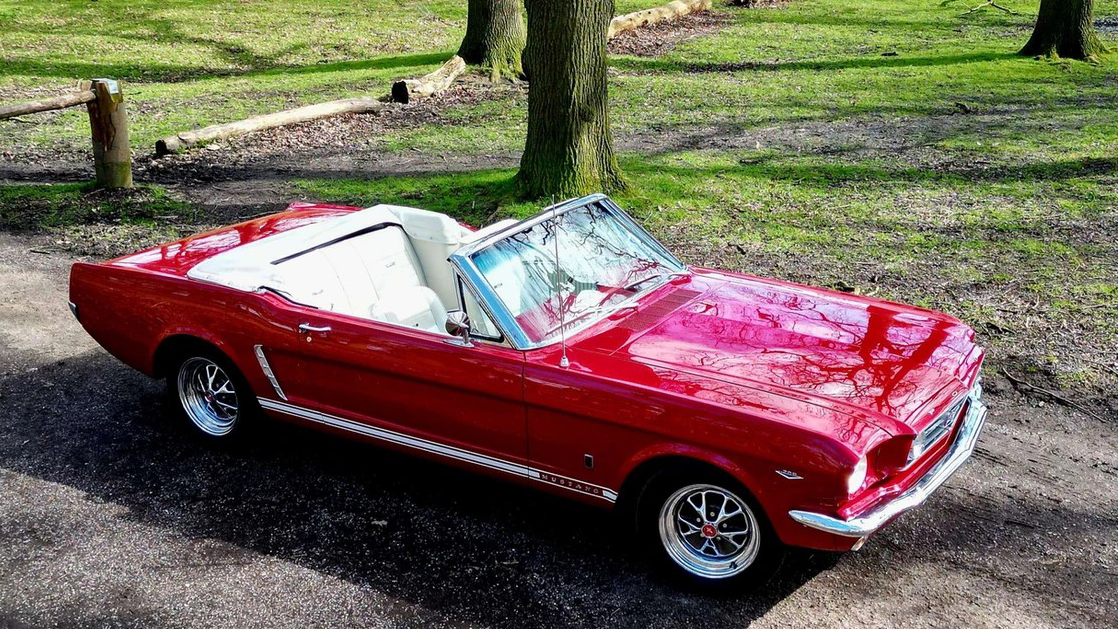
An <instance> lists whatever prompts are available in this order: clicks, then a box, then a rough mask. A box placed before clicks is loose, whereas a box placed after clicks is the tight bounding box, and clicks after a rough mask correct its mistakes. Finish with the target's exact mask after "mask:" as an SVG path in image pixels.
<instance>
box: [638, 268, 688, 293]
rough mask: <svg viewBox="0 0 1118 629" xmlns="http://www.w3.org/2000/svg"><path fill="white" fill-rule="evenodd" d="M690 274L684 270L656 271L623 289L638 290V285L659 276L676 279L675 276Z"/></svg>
mask: <svg viewBox="0 0 1118 629" xmlns="http://www.w3.org/2000/svg"><path fill="white" fill-rule="evenodd" d="M688 276H690V274H689V273H684V272H683V271H671V272H664V273H654V274H652V275H648V276H646V277H643V278H641V279H639V280H637V281H635V282H633V283H632V284H629V285H628V286H626V287H625V288H623V289H621V290H624V291H628V292H632V291H635V290H637V287H638V286H640V285H641V284H644V283H645V282H650V281H652V280H654V279H658V278H661V277H667V278H668V279H669V280H670V279H674V278H677V277H688Z"/></svg>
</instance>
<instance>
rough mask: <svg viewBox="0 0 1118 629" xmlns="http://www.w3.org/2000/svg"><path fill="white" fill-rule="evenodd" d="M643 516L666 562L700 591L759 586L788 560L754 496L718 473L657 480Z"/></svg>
mask: <svg viewBox="0 0 1118 629" xmlns="http://www.w3.org/2000/svg"><path fill="white" fill-rule="evenodd" d="M638 518H639V520H638V523H637V524H638V527H639V528H640V529H641V530H642V532H643V533H644V537H645V539H646V541H647V542H648V543H649V544H650V545H652V546H653V547H654V548H655V551H654V552H655V553H656V554H657V555H658V556H659V557H660V558H661V559H662V562H661V563H662V564H663V565H664V566H665V567H666V568H667V569H668V570H669V571H670V572H672V573H674V574H675V575H676V576H677V577H679V578H682V579H683V580H685V581H687V582H689V583H690V584H692V585H694V586H698V587H700V588H704V589H733V590H739V591H740V590H745V589H750V588H753V587H757V586H759V585H761V584H763V583H764V582H765V581H767V580H768V579H769V577H771V576H772V574H773V573H774V572H775V571H776V569H777V568H778V567H779V566H780V563H781V561H782V559H783V557H784V546H783V545H782V544H781V543H780V541H779V540H778V539H777V538H776V535H775V534H774V533H773V532H772V527H770V526H769V524H768V520H766V519H765V516H764V513H763V512H762V511H761V509H760V508H759V507H758V506H757V505H756V502H755V501H754V500H753V499H752V496H750V495H749V494H748V492H746V491H745V489H744V488H743V487H741V486H739V485H738V484H737V483H735V482H732V481H731V480H730V479H728V478H727V479H723V478H719V477H718V476H717V475H714V474H710V475H702V474H696V475H665V476H663V477H660V478H658V479H654V480H653V482H652V483H650V485H649V487H648V488H647V490H646V491H645V493H644V496H643V497H642V500H641V505H640V508H639V511H638Z"/></svg>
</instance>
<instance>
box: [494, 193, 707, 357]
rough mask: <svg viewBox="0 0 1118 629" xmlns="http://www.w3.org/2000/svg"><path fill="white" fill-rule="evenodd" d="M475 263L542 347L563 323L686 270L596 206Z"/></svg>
mask: <svg viewBox="0 0 1118 629" xmlns="http://www.w3.org/2000/svg"><path fill="white" fill-rule="evenodd" d="M557 253H558V261H556V254H557ZM472 259H473V262H474V264H475V265H476V266H477V268H478V271H479V272H480V273H481V275H482V277H483V278H484V279H485V281H486V282H487V283H488V284H489V286H490V287H492V288H493V291H494V292H495V293H496V294H497V297H498V298H499V299H500V300H501V302H502V303H503V304H504V306H505V307H506V308H507V309H508V310H509V312H510V314H512V316H513V317H515V319H516V321H517V324H518V325H519V326H520V328H521V329H522V330H523V332H524V334H525V336H527V337H528V339H529V340H530V341H531V342H532V343H534V344H537V345H545V344H547V343H550V342H552V341H555V340H558V338H559V333H560V331H561V330H560V326H561V324H562V325H565V326H566V328H567V332H568V333H570V332H571V331H574V330H576V329H578V328H582V327H585V326H586V325H589V324H590V323H593V322H594V321H596V320H598V319H600V318H601V317H603V316H606V315H607V314H609V313H610V312H611V311H612V310H615V309H617V308H618V307H620V306H622V305H624V304H625V303H626V302H628V301H630V300H631V299H632V298H634V297H635V296H636V295H638V294H640V293H642V292H647V291H649V290H652V289H653V288H655V287H657V286H659V285H660V284H662V283H663V282H665V281H667V280H668V279H669V278H670V277H671V275H672V274H675V273H680V272H683V271H684V270H685V269H684V267H683V266H682V265H681V264H680V263H679V262H678V261H676V260H675V259H674V258H672V257H671V256H670V255H668V254H667V253H666V252H664V251H663V249H662V248H661V247H659V246H658V245H657V244H656V243H655V242H650V239H649V238H648V237H647V235H645V234H643V233H640V232H639V231H638V230H634V229H633V227H631V225H630V223H629V221H628V220H627V217H625V218H622V217H620V216H618V215H617V214H615V213H614V212H613V211H612V210H610V209H609V208H606V207H603V206H602V205H600V204H598V203H591V204H588V205H583V206H579V207H576V208H574V209H571V210H568V211H566V212H563V213H560V214H558V215H556V216H555V217H549V218H547V219H546V220H543V221H542V222H539V223H536V224H535V225H533V226H532V227H530V228H528V229H525V230H523V231H520V232H517V233H515V234H512V235H510V236H508V237H506V238H504V239H502V240H499V241H497V242H495V243H493V244H492V245H490V246H488V247H486V248H485V249H482V250H481V251H478V252H477V253H475V254H473V256H472Z"/></svg>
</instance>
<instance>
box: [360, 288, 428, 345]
mask: <svg viewBox="0 0 1118 629" xmlns="http://www.w3.org/2000/svg"><path fill="white" fill-rule="evenodd" d="M369 316H370V317H371V318H372V319H375V320H377V321H385V322H387V323H395V324H396V325H402V326H405V327H409V328H417V329H419V330H427V331H428V332H435V333H436V334H446V308H444V307H443V303H442V301H440V300H439V296H438V295H436V294H435V291H433V290H431V289H430V288H427V287H426V286H412V287H409V288H400V289H397V290H394V291H392V293H391V295H390V296H388V298H386V299H382V300H380V301H379V302H377V303H375V304H373V306H372V308H370V310H369Z"/></svg>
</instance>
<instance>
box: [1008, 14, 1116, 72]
mask: <svg viewBox="0 0 1118 629" xmlns="http://www.w3.org/2000/svg"><path fill="white" fill-rule="evenodd" d="M1094 4H1095V1H1094V0H1041V1H1040V13H1039V14H1038V15H1037V20H1036V27H1035V28H1034V29H1033V36H1032V37H1030V38H1029V43H1027V44H1025V47H1024V48H1022V49H1021V54H1022V55H1026V56H1029V57H1036V56H1040V57H1065V58H1067V59H1084V60H1086V59H1093V58H1095V57H1096V56H1097V55H1098V54H1099V53H1101V52H1104V51H1105V49H1104V48H1103V45H1102V43H1101V42H1100V41H1099V38H1098V35H1096V34H1095V25H1094V20H1093V18H1092V13H1094Z"/></svg>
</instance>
